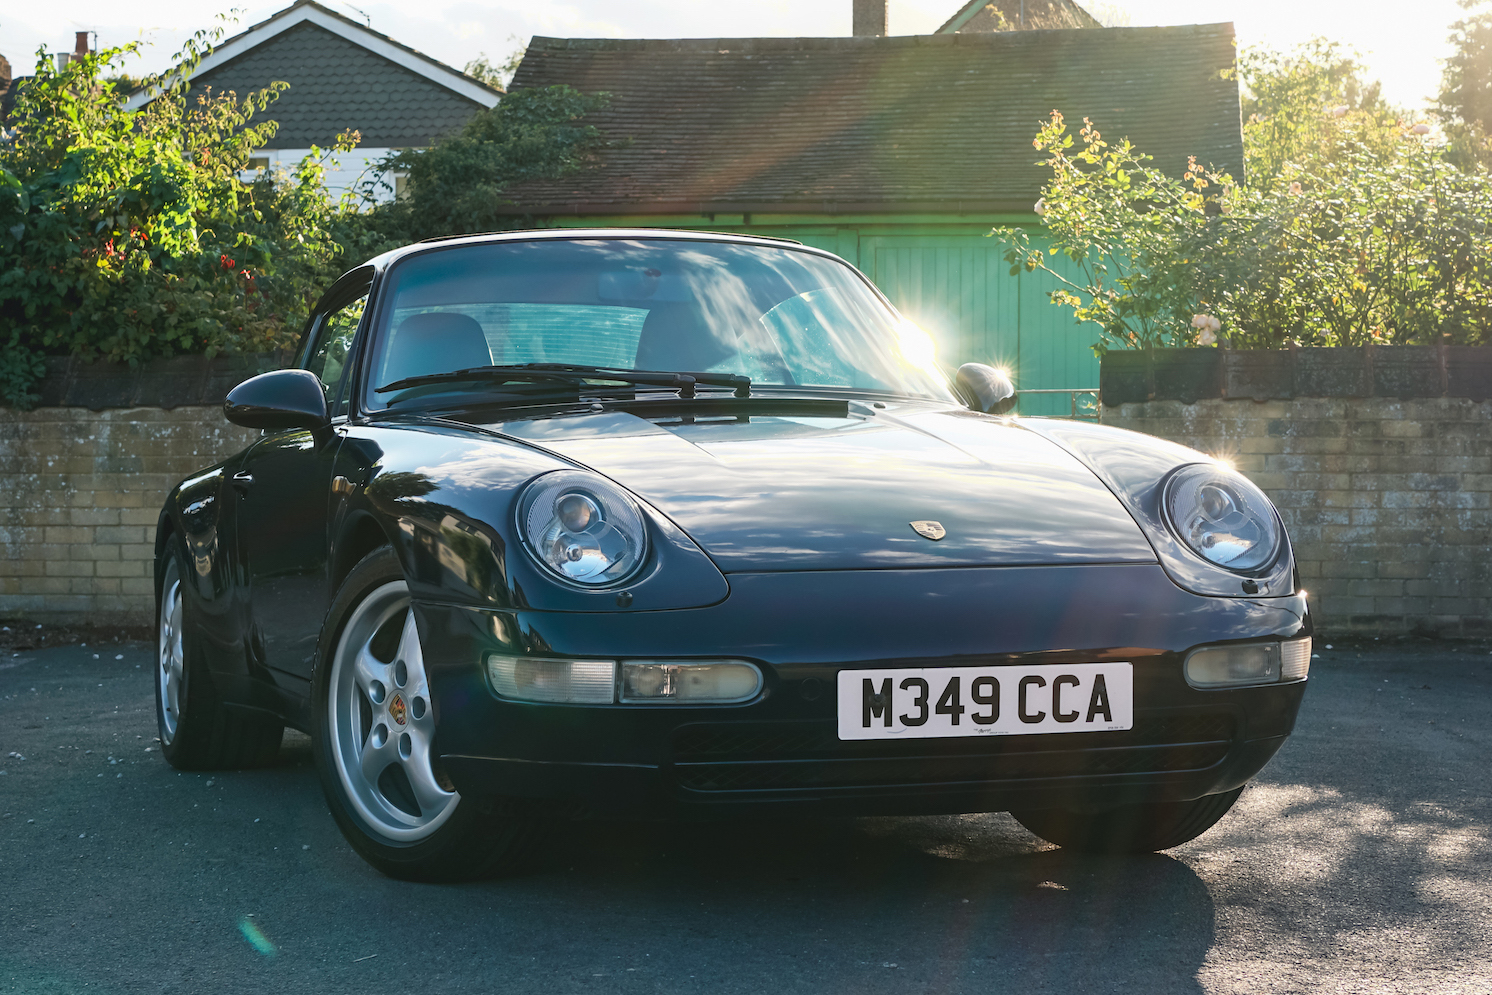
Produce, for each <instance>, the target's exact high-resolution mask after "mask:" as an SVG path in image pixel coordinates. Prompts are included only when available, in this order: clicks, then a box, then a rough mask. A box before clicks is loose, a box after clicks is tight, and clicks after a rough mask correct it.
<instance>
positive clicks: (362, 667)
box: [352, 643, 389, 705]
mask: <svg viewBox="0 0 1492 995" xmlns="http://www.w3.org/2000/svg"><path fill="white" fill-rule="evenodd" d="M352 668H353V676H354V678H355V679H356V680H357V686H358V687H359V688H361V689H362V692H363V694H365V695H367V696H368V698H369V700H371V701H372V702H373V703H374V704H375V705H376V704H378V703H379V702H381V701H382V700H383V696H382V695H377V696H375V695H374V694H373V691H372V687H373V683H374V682H375V681H377V682H378V683H379V684H381V685H382V686H383V687H384V688H385V689H387V688H388V686H389V665H388V664H386V663H384V662H383V661H382V660H380V659H378V657H376V656H374V655H373V648H372V646H371V645H370V643H364V644H363V646H362V648H361V649H359V650H358V651H357V658H356V659H354V660H353V663H352Z"/></svg>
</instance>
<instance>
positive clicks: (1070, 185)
mask: <svg viewBox="0 0 1492 995" xmlns="http://www.w3.org/2000/svg"><path fill="white" fill-rule="evenodd" d="M1317 112H1318V113H1331V111H1330V109H1328V108H1320V109H1318V111H1317ZM1369 127H1371V128H1372V129H1374V130H1373V131H1372V132H1371V133H1368V132H1362V133H1358V132H1354V131H1353V130H1352V128H1351V127H1350V126H1349V127H1347V128H1344V129H1340V130H1337V131H1336V132H1334V133H1333V134H1332V135H1331V136H1330V141H1329V142H1321V141H1319V140H1317V139H1316V138H1310V139H1309V140H1305V141H1300V140H1297V139H1298V138H1299V136H1300V134H1301V132H1300V131H1295V132H1292V133H1291V137H1290V142H1283V141H1282V142H1281V143H1279V144H1281V145H1289V144H1290V143H1291V142H1293V143H1294V147H1295V148H1296V149H1298V150H1299V149H1303V150H1305V151H1304V154H1301V155H1300V156H1299V161H1292V159H1291V158H1290V157H1284V158H1281V159H1280V160H1279V162H1280V166H1279V170H1280V172H1279V173H1277V174H1276V175H1274V176H1272V177H1271V176H1269V175H1268V174H1263V175H1256V176H1255V177H1254V179H1253V180H1252V181H1251V182H1250V183H1249V184H1248V185H1247V186H1245V185H1241V184H1239V183H1237V182H1235V181H1234V180H1233V178H1232V177H1230V176H1227V175H1223V174H1218V173H1214V172H1212V171H1211V170H1210V169H1208V168H1207V167H1206V166H1205V165H1199V164H1197V163H1195V162H1193V163H1192V164H1191V167H1190V169H1188V170H1187V171H1186V172H1185V173H1184V174H1183V175H1182V176H1181V177H1179V178H1177V177H1172V176H1169V175H1167V174H1166V173H1164V172H1163V171H1161V170H1159V169H1156V168H1155V166H1154V165H1153V163H1152V161H1151V159H1150V157H1149V156H1147V155H1144V154H1143V153H1142V152H1140V151H1139V150H1137V149H1135V148H1134V147H1133V146H1131V145H1130V144H1129V143H1128V142H1127V141H1121V142H1118V143H1117V144H1111V143H1109V142H1107V141H1105V140H1104V139H1103V138H1102V136H1101V134H1100V133H1099V132H1098V130H1097V129H1096V128H1094V127H1093V126H1092V124H1091V123H1088V122H1086V121H1085V123H1084V127H1083V128H1082V129H1081V130H1080V131H1079V133H1078V135H1077V137H1076V140H1075V138H1074V136H1073V135H1072V134H1071V133H1070V131H1069V129H1068V128H1067V125H1066V123H1065V122H1064V121H1063V120H1062V117H1061V115H1060V114H1054V115H1053V117H1052V119H1051V120H1050V121H1049V122H1048V123H1047V124H1046V125H1045V126H1044V127H1043V128H1042V129H1041V131H1040V132H1039V133H1038V135H1037V137H1036V146H1037V148H1039V149H1041V150H1043V151H1044V152H1046V153H1047V156H1048V158H1047V160H1046V163H1047V165H1049V166H1050V167H1051V169H1052V179H1051V181H1050V182H1049V183H1048V184H1047V186H1046V187H1045V189H1044V191H1043V198H1042V201H1041V204H1040V209H1041V210H1042V211H1043V212H1044V213H1043V222H1044V228H1045V231H1044V232H1042V233H1040V236H1038V238H1040V237H1044V238H1045V239H1046V240H1047V244H1046V245H1045V246H1043V245H1041V244H1039V243H1038V242H1037V241H1035V240H1033V235H1032V233H1031V232H1030V231H1028V230H1025V229H1020V228H1002V229H997V230H996V231H995V232H993V233H992V234H995V235H997V236H998V237H1000V238H1002V239H1003V240H1004V241H1005V242H1006V245H1007V251H1006V259H1007V261H1009V262H1010V263H1011V272H1012V273H1015V272H1019V271H1020V270H1021V269H1022V268H1024V269H1025V270H1028V271H1029V270H1035V269H1042V270H1045V271H1047V272H1048V273H1051V274H1052V275H1053V276H1054V277H1055V278H1056V279H1058V280H1059V281H1061V283H1062V284H1063V286H1062V287H1061V288H1060V289H1058V290H1056V291H1054V292H1053V293H1052V300H1053V302H1054V303H1056V304H1059V305H1061V306H1064V307H1068V308H1070V309H1071V310H1072V312H1073V314H1074V316H1075V317H1076V318H1077V319H1078V320H1080V321H1091V322H1093V323H1094V324H1095V325H1096V326H1097V330H1098V336H1099V340H1098V342H1097V343H1095V345H1094V350H1095V351H1096V352H1098V353H1100V354H1101V353H1102V352H1103V351H1105V350H1107V349H1109V348H1135V347H1142V346H1152V345H1153V346H1174V345H1194V344H1203V345H1207V344H1212V343H1213V342H1216V341H1219V340H1220V339H1224V338H1225V339H1226V340H1227V341H1228V342H1229V343H1230V344H1232V345H1233V346H1235V347H1241V348H1277V347H1280V346H1283V345H1286V344H1289V343H1292V342H1294V343H1298V344H1301V345H1363V344H1367V343H1370V342H1382V343H1394V344H1407V343H1435V342H1441V341H1451V342H1455V343H1465V344H1477V343H1485V342H1487V341H1489V338H1492V185H1489V181H1488V177H1487V175H1486V174H1485V173H1483V172H1480V171H1473V172H1467V171H1462V170H1461V169H1458V168H1457V167H1456V166H1454V165H1452V164H1451V162H1449V161H1448V160H1447V157H1446V154H1445V151H1444V150H1443V149H1442V148H1439V147H1437V146H1435V145H1433V144H1431V142H1430V140H1429V139H1428V138H1425V137H1421V132H1422V131H1423V129H1418V128H1415V127H1412V126H1411V127H1406V126H1398V127H1397V130H1396V131H1395V132H1394V133H1393V134H1392V135H1391V138H1392V141H1385V140H1383V136H1382V132H1381V129H1382V127H1383V126H1382V122H1381V120H1376V119H1375V120H1372V121H1369V122H1366V124H1365V125H1364V128H1365V129H1366V128H1369ZM1313 149H1314V150H1315V151H1314V152H1313V151H1312V150H1313ZM1250 166H1251V168H1252V163H1251V164H1250ZM1057 254H1061V255H1064V256H1066V257H1067V259H1068V260H1069V261H1070V263H1071V264H1072V265H1071V267H1070V268H1069V267H1063V268H1062V269H1061V270H1057V269H1054V268H1052V267H1050V266H1049V265H1048V263H1047V259H1048V257H1049V256H1052V255H1057Z"/></svg>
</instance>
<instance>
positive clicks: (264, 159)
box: [248, 155, 269, 173]
mask: <svg viewBox="0 0 1492 995" xmlns="http://www.w3.org/2000/svg"><path fill="white" fill-rule="evenodd" d="M268 168H269V156H267V155H256V156H251V157H250V158H249V168H248V171H249V172H251V173H258V172H263V171H264V170H266V169H268Z"/></svg>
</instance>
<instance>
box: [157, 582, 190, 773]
mask: <svg viewBox="0 0 1492 995" xmlns="http://www.w3.org/2000/svg"><path fill="white" fill-rule="evenodd" d="M181 607H182V598H181V580H180V579H179V578H178V577H176V576H175V571H171V572H170V573H169V574H167V576H166V590H165V592H164V593H163V594H162V595H161V617H160V629H159V634H158V637H157V639H156V650H157V652H156V662H157V667H156V694H158V695H160V701H161V742H162V743H163V744H164V745H166V746H169V745H171V741H172V740H174V739H175V738H176V729H177V727H178V726H179V725H180V724H181V677H182V666H183V662H184V659H183V657H184V654H183V651H182V646H181Z"/></svg>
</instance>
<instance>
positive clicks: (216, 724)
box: [155, 536, 285, 770]
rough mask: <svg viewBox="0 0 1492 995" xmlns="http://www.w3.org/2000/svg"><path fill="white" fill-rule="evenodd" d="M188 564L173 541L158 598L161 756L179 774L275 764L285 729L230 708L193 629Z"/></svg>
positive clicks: (178, 541)
mask: <svg viewBox="0 0 1492 995" xmlns="http://www.w3.org/2000/svg"><path fill="white" fill-rule="evenodd" d="M185 562H186V555H185V552H184V550H183V549H182V545H181V539H180V537H178V536H172V537H171V538H170V539H169V540H168V541H167V543H166V552H165V557H164V559H163V560H162V563H161V570H160V578H161V583H160V588H159V590H158V592H157V594H158V597H157V599H156V666H155V717H156V730H157V735H158V736H159V737H160V741H161V755H162V756H163V757H165V758H166V762H167V763H169V764H170V765H171V766H172V767H175V768H176V769H178V770H223V769H230V770H232V769H239V768H244V767H263V766H265V765H266V764H271V763H274V762H275V760H276V759H278V757H279V755H280V740H281V739H283V738H284V735H285V727H284V726H283V725H281V724H279V723H277V722H274V721H266V720H264V719H262V718H258V717H257V716H249V715H245V714H242V713H238V712H233V711H230V710H229V709H228V708H227V707H226V706H224V704H223V700H222V698H221V697H220V696H219V695H218V692H217V688H216V687H214V686H213V682H212V674H211V673H209V672H208V668H207V660H206V658H205V656H204V652H205V651H204V650H203V648H202V647H201V646H199V645H197V641H196V640H195V639H193V638H192V635H191V629H190V626H189V625H188V624H187V599H186V583H187V582H186V577H187V573H186V571H185V570H184V569H183V567H182V564H183V563H185Z"/></svg>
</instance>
